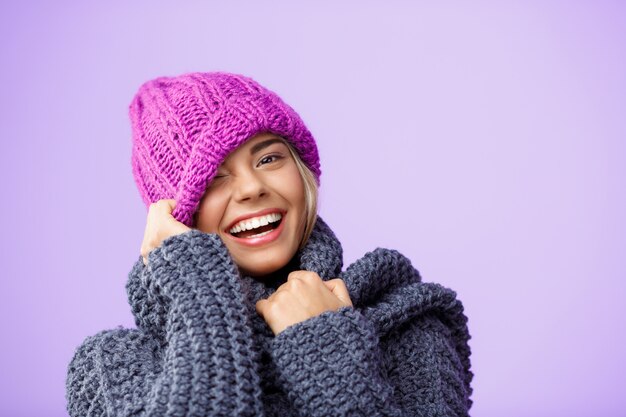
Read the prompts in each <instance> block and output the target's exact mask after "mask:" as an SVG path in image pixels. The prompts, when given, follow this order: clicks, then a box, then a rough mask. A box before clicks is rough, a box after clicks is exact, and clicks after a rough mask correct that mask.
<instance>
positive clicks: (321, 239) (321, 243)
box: [241, 215, 343, 303]
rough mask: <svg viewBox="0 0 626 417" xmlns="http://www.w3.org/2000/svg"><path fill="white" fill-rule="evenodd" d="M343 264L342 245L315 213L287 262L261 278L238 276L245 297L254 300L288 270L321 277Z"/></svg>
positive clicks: (267, 292) (338, 271) (284, 277)
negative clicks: (301, 244) (301, 242)
mask: <svg viewBox="0 0 626 417" xmlns="http://www.w3.org/2000/svg"><path fill="white" fill-rule="evenodd" d="M342 266H343V248H342V247H341V243H340V242H339V240H338V239H337V236H335V233H334V232H333V231H332V230H331V229H330V227H329V226H328V225H327V224H326V222H325V221H324V220H322V218H321V217H320V216H319V215H318V216H317V220H316V222H315V226H314V227H313V232H312V233H311V236H310V237H309V240H308V241H307V243H306V244H305V246H304V247H303V248H302V249H301V250H299V251H298V252H297V253H296V254H295V255H294V256H293V258H292V259H291V260H290V261H289V263H288V264H287V265H285V266H284V267H283V268H281V269H279V270H278V271H276V272H274V273H272V274H269V275H267V276H265V277H262V278H253V277H250V276H247V275H243V276H241V281H242V287H243V288H242V289H243V291H244V292H245V293H246V294H247V296H248V299H249V301H251V302H253V303H254V302H256V301H258V300H259V299H261V298H267V297H269V296H270V295H271V294H272V293H274V292H275V291H276V290H277V289H278V287H280V286H281V285H282V284H283V283H285V282H286V281H287V277H288V276H289V273H290V272H292V271H297V270H306V271H312V272H315V273H317V274H318V275H319V276H320V278H322V280H324V281H327V280H329V279H333V278H338V277H339V276H340V274H341V268H342Z"/></svg>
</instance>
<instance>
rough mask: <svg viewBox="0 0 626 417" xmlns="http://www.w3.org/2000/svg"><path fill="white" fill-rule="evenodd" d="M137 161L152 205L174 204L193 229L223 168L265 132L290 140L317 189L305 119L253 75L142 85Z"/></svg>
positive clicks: (135, 116) (136, 113) (136, 119)
mask: <svg viewBox="0 0 626 417" xmlns="http://www.w3.org/2000/svg"><path fill="white" fill-rule="evenodd" d="M129 115H130V120H131V125H132V153H131V163H132V170H133V176H134V178H135V183H136V184H137V187H138V188H139V192H140V194H141V198H142V199H143V202H144V204H145V205H146V207H149V206H150V204H151V203H154V202H156V201H157V200H160V199H165V198H167V199H170V198H173V199H175V200H176V202H177V203H176V208H175V209H174V211H173V213H172V215H173V216H174V218H176V219H177V220H178V221H180V222H181V223H184V224H186V225H187V226H189V227H194V225H193V215H194V213H195V212H196V210H197V209H198V206H199V203H200V200H201V198H202V196H203V195H204V192H205V190H206V188H207V186H208V185H209V184H210V182H211V180H212V179H213V177H214V176H215V173H216V172H217V168H218V167H219V166H220V164H221V163H222V162H223V161H224V160H225V159H226V157H227V156H228V154H229V153H230V152H232V151H233V150H235V149H236V148H237V147H238V146H239V145H241V144H242V143H244V142H245V141H246V140H247V139H249V138H250V137H252V136H254V135H255V134H257V133H260V132H271V133H274V134H276V135H278V136H281V137H283V138H284V139H286V140H287V141H289V142H290V143H291V144H292V145H293V146H294V148H295V149H296V151H297V152H298V153H299V155H300V157H301V158H302V160H303V161H304V163H305V164H306V165H307V166H308V167H309V169H310V170H311V171H312V172H313V174H314V175H315V178H316V181H317V182H318V184H319V178H320V175H321V170H320V162H319V155H318V151H317V146H316V144H315V140H314V139H313V136H312V135H311V133H310V132H309V130H308V129H307V127H306V126H305V125H304V122H303V121H302V119H300V116H298V114H297V113H296V112H295V111H294V110H293V109H292V108H291V107H290V106H289V105H287V104H286V103H284V102H283V101H282V100H281V98H280V97H278V95H276V93H274V92H272V91H270V90H268V89H266V88H265V87H263V86H261V85H259V84H258V83H257V82H256V81H254V80H253V79H251V78H249V77H245V76H243V75H238V74H229V73H225V72H207V73H188V74H183V75H180V76H177V77H159V78H156V79H154V80H150V81H148V82H146V83H144V84H143V85H142V86H141V87H140V88H139V91H138V92H137V94H136V95H135V97H134V98H133V100H132V102H131V103H130V107H129Z"/></svg>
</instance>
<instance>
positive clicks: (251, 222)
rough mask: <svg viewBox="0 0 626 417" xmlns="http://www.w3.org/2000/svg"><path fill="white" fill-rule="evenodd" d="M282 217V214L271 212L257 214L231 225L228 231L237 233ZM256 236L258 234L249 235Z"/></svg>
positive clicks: (265, 224)
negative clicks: (263, 214)
mask: <svg viewBox="0 0 626 417" xmlns="http://www.w3.org/2000/svg"><path fill="white" fill-rule="evenodd" d="M282 217H283V216H282V214H280V213H271V214H266V215H265V216H259V217H254V218H252V219H246V220H242V221H240V222H239V223H237V224H236V225H235V226H233V227H232V228H231V229H230V230H229V232H230V233H239V232H242V231H244V230H252V229H257V228H259V227H261V226H267V225H268V224H270V223H274V222H277V221H279V220H280V219H282ZM256 236H258V235H255V236H251V237H256Z"/></svg>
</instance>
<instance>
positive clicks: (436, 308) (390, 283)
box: [342, 247, 467, 334]
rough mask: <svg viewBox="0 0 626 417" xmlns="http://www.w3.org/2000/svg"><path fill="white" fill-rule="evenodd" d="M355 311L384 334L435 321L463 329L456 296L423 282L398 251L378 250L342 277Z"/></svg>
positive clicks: (359, 261) (364, 257) (360, 260)
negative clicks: (413, 322)
mask: <svg viewBox="0 0 626 417" xmlns="http://www.w3.org/2000/svg"><path fill="white" fill-rule="evenodd" d="M342 279H343V280H344V282H345V283H346V286H347V287H348V290H349V292H350V297H351V299H352V300H353V304H354V306H355V308H358V309H360V310H361V312H362V313H363V314H364V315H365V316H366V317H368V318H369V319H370V320H371V321H372V322H374V324H375V325H376V327H377V328H378V330H379V333H380V334H385V333H388V332H389V331H391V330H392V329H393V328H395V327H397V326H400V325H403V324H404V323H406V322H410V321H415V320H418V319H420V318H423V319H426V318H427V317H433V316H434V317H438V318H439V319H440V320H441V321H442V322H443V323H446V324H449V325H451V326H454V327H457V326H465V325H466V322H467V317H466V316H465V315H464V312H463V304H462V302H461V300H459V298H458V297H457V293H456V292H455V291H454V290H452V289H451V288H448V287H445V286H443V285H441V284H439V283H436V282H424V281H423V280H422V277H421V275H420V273H419V271H418V270H417V268H415V267H414V266H413V264H412V262H411V260H410V259H409V258H408V257H406V256H405V255H403V254H402V253H400V252H399V251H398V250H395V249H389V248H381V247H378V248H376V249H374V250H373V251H370V252H367V253H366V254H365V255H364V256H362V257H361V258H360V259H358V260H356V261H355V262H354V263H352V264H351V265H350V266H348V267H347V268H346V271H345V272H344V273H343V274H342Z"/></svg>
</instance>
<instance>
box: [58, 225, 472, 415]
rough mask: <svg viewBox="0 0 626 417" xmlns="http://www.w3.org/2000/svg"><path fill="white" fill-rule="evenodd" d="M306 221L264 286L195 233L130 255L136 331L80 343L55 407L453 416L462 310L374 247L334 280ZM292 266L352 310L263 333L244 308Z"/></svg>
mask: <svg viewBox="0 0 626 417" xmlns="http://www.w3.org/2000/svg"><path fill="white" fill-rule="evenodd" d="M342 257H343V254H342V248H341V245H340V243H339V241H338V240H337V238H336V237H335V235H334V233H333V232H332V231H331V230H330V228H329V227H328V225H327V224H326V223H325V222H324V221H323V220H322V219H321V218H319V217H318V220H317V223H316V225H315V229H314V231H313V234H312V235H311V238H310V240H309V242H308V243H307V245H306V247H305V248H303V249H302V250H301V251H300V252H298V253H297V254H296V256H294V258H293V259H292V261H291V262H290V263H289V265H287V266H285V267H284V268H282V269H281V270H280V271H277V272H276V273H274V274H273V275H272V276H270V277H267V279H264V280H262V281H261V280H256V279H254V278H251V277H247V276H241V274H240V273H239V272H238V269H237V267H236V265H235V264H234V263H233V261H232V258H231V257H230V255H229V253H228V250H227V249H226V246H225V245H224V243H223V241H222V240H221V239H220V238H219V237H218V236H217V235H216V234H208V233H203V232H200V231H198V230H196V229H193V230H191V231H188V232H186V233H183V234H180V235H176V236H172V237H170V238H168V239H166V240H164V241H163V242H162V244H161V246H160V247H158V248H156V249H154V250H153V251H152V252H150V254H149V255H148V265H147V266H144V265H143V262H142V259H141V256H140V257H139V258H138V259H137V261H136V263H135V264H134V266H133V268H132V271H131V272H130V273H129V275H128V282H127V285H126V289H127V292H128V299H129V302H130V306H131V309H132V312H133V314H134V317H135V323H136V325H137V328H136V329H126V328H123V327H121V326H120V327H118V328H115V329H110V330H104V331H101V332H99V333H97V334H95V335H92V336H89V337H87V338H86V339H85V340H84V342H83V343H82V344H81V345H80V346H79V347H78V348H77V349H76V351H75V353H74V356H73V358H72V360H71V362H70V364H69V366H68V373H67V380H66V390H67V391H66V400H67V410H68V412H69V414H70V415H71V416H72V417H78V416H80V417H85V416H155V417H156V416H159V417H162V416H172V417H173V416H181V417H182V416H267V417H269V416H281V417H287V416H311V417H313V416H467V415H468V410H469V409H470V407H471V405H472V400H471V399H470V396H471V393H472V388H471V385H470V383H471V381H472V377H473V373H472V371H471V370H470V348H469V345H468V340H469V338H470V336H469V333H468V329H467V318H466V316H465V315H464V314H463V306H462V304H461V302H460V301H459V300H457V299H456V294H455V292H454V291H452V290H450V289H447V288H445V287H442V286H441V285H438V284H435V283H424V282H422V281H421V278H420V275H419V273H418V271H417V270H416V269H415V268H414V267H413V266H412V265H411V263H410V261H409V260H408V259H407V258H406V257H404V256H402V255H401V254H400V253H399V252H397V251H395V250H390V249H382V248H377V249H376V250H374V251H372V252H368V253H367V254H365V255H364V256H363V257H362V258H361V259H359V260H358V261H356V262H354V263H353V264H352V265H350V266H349V267H348V268H347V269H346V270H345V271H343V272H342ZM294 269H305V270H309V271H314V272H316V273H318V274H319V276H320V277H321V278H322V279H323V280H327V279H332V278H337V277H339V278H342V279H343V280H344V282H345V284H346V286H347V288H348V291H349V293H350V298H351V300H352V303H353V305H354V307H342V308H340V309H339V310H337V311H327V312H324V313H322V314H320V315H319V316H316V317H313V318H310V319H308V320H305V321H303V322H300V323H297V324H295V325H292V326H290V327H288V328H286V329H285V330H283V331H282V332H281V333H279V334H278V335H277V336H274V334H273V332H272V330H271V329H270V327H269V326H268V325H267V324H266V323H265V321H264V320H263V319H262V318H261V317H260V316H259V315H258V314H257V312H256V310H255V303H256V301H257V300H259V299H260V298H266V297H268V296H269V295H270V294H272V293H273V292H274V291H275V290H276V289H277V288H278V287H279V286H280V285H281V284H282V283H284V282H285V281H286V279H287V275H288V273H289V272H290V271H292V270H294Z"/></svg>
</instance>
